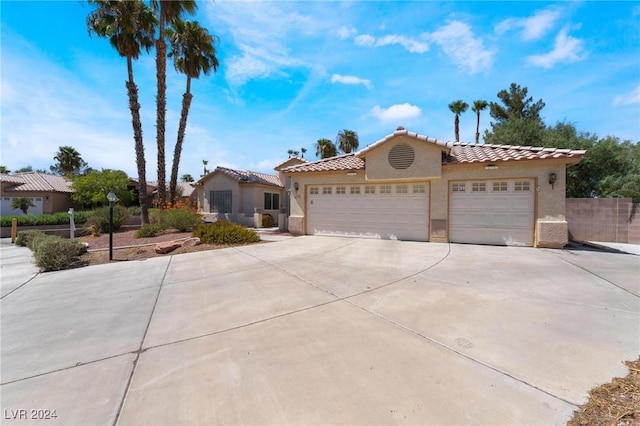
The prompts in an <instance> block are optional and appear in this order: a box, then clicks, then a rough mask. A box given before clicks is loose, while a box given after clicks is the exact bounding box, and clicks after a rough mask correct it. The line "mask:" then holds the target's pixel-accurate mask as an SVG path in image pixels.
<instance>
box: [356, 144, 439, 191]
mask: <svg viewBox="0 0 640 426" xmlns="http://www.w3.org/2000/svg"><path fill="white" fill-rule="evenodd" d="M399 144H407V145H409V146H411V147H412V148H413V149H414V152H415V159H414V161H413V164H412V165H411V166H409V167H408V168H406V169H403V170H397V169H394V168H393V167H391V165H390V164H389V151H391V149H392V148H393V147H394V146H396V145H399ZM365 161H366V177H367V179H368V180H370V181H373V180H383V179H392V180H402V179H424V178H436V177H440V174H441V169H442V149H440V148H439V147H438V146H437V145H434V144H432V143H428V142H424V141H419V140H416V139H415V138H410V137H407V136H404V135H402V136H396V137H394V138H392V139H390V140H389V141H387V142H385V143H384V144H382V145H380V146H379V147H377V148H375V149H373V150H372V151H371V152H368V153H366V156H365Z"/></svg>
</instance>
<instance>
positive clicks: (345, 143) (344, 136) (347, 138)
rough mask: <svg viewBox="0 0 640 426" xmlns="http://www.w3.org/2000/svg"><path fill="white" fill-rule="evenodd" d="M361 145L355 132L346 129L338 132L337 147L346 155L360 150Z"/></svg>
mask: <svg viewBox="0 0 640 426" xmlns="http://www.w3.org/2000/svg"><path fill="white" fill-rule="evenodd" d="M359 144H360V142H359V141H358V134H357V133H356V132H354V131H353V130H347V129H344V130H340V131H339V132H338V136H337V137H336V146H337V147H338V148H339V149H340V151H342V152H344V153H345V154H349V153H350V152H351V151H355V150H356V149H358V145H359Z"/></svg>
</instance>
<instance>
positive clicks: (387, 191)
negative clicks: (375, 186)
mask: <svg viewBox="0 0 640 426" xmlns="http://www.w3.org/2000/svg"><path fill="white" fill-rule="evenodd" d="M380 194H391V185H380Z"/></svg>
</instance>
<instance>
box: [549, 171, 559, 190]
mask: <svg viewBox="0 0 640 426" xmlns="http://www.w3.org/2000/svg"><path fill="white" fill-rule="evenodd" d="M557 180H558V176H557V175H556V174H555V173H549V184H550V185H551V189H553V184H554V183H556V181H557Z"/></svg>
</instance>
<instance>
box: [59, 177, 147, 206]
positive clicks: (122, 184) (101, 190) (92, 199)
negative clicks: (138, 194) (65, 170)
mask: <svg viewBox="0 0 640 426" xmlns="http://www.w3.org/2000/svg"><path fill="white" fill-rule="evenodd" d="M128 185H129V177H128V176H127V174H126V173H125V172H123V171H122V170H111V169H102V170H101V171H99V172H97V171H93V172H90V173H88V174H86V175H82V176H76V177H74V178H73V182H72V183H71V188H73V190H74V193H73V194H71V200H72V201H73V202H75V203H78V204H82V205H83V206H86V207H98V206H105V205H107V204H109V200H107V194H108V193H109V192H113V193H114V194H116V196H117V197H118V198H119V199H120V203H121V204H123V205H127V204H128V203H129V202H131V201H132V200H133V199H134V195H133V192H132V191H131V190H130V189H128Z"/></svg>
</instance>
